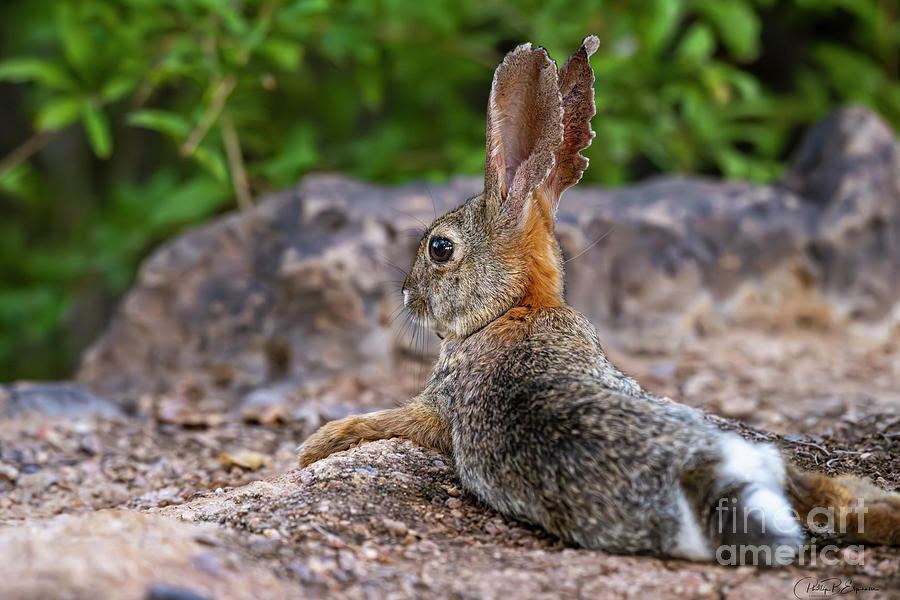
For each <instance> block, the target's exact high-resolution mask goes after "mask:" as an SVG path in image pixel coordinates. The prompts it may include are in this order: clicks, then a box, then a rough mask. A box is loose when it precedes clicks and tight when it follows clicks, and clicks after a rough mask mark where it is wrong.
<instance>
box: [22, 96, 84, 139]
mask: <svg viewBox="0 0 900 600" xmlns="http://www.w3.org/2000/svg"><path fill="white" fill-rule="evenodd" d="M84 104H85V102H84V99H83V98H81V97H79V96H63V97H62V98H55V99H53V100H51V101H50V102H48V103H47V104H45V105H44V106H43V107H42V108H41V110H39V111H38V114H37V116H36V117H35V119H34V123H35V129H37V130H38V131H54V130H57V129H62V128H63V127H66V126H68V125H71V124H72V123H74V122H75V121H77V120H78V118H79V117H80V116H81V111H82V109H83V107H84Z"/></svg>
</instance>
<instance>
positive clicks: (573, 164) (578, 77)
mask: <svg viewBox="0 0 900 600" xmlns="http://www.w3.org/2000/svg"><path fill="white" fill-rule="evenodd" d="M599 46H600V40H598V39H597V36H595V35H591V36H588V37H586V38H584V41H583V42H581V47H579V48H578V50H576V51H575V53H574V54H573V55H572V56H571V57H570V58H569V60H567V61H566V64H564V65H563V66H562V68H561V69H560V70H559V92H560V96H561V97H562V109H563V116H562V124H563V140H562V144H560V146H559V148H558V149H557V150H556V154H555V164H554V166H553V170H552V172H551V173H550V176H549V177H548V178H547V180H546V182H545V183H544V186H543V187H544V191H545V194H544V196H545V197H546V198H547V199H548V200H549V201H550V205H551V206H550V210H551V211H556V207H557V206H558V205H559V197H560V195H561V194H562V193H563V192H564V191H565V190H566V189H567V188H569V187H571V186H573V185H575V184H576V183H578V180H580V179H581V175H582V173H584V170H585V169H586V168H587V166H588V159H587V158H585V157H584V156H582V155H581V151H582V150H584V149H585V148H587V147H588V146H590V145H591V140H592V139H593V138H594V132H593V131H592V130H591V117H593V116H594V114H595V113H596V112H597V109H596V107H595V106H594V71H593V69H591V65H590V62H588V59H589V58H590V56H591V55H592V54H593V53H594V52H596V51H597V48H598V47H599Z"/></svg>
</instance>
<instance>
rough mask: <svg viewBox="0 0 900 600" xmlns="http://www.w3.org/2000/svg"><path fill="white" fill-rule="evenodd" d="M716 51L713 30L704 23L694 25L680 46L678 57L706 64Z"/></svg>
mask: <svg viewBox="0 0 900 600" xmlns="http://www.w3.org/2000/svg"><path fill="white" fill-rule="evenodd" d="M715 49H716V39H715V37H714V36H713V32H712V29H710V27H709V26H708V25H706V24H704V23H694V24H693V25H691V27H690V29H688V30H687V33H685V34H684V38H682V40H681V43H680V44H678V56H679V57H680V58H683V59H688V60H694V61H697V62H704V61H707V60H709V57H710V56H712V53H713V52H714V51H715Z"/></svg>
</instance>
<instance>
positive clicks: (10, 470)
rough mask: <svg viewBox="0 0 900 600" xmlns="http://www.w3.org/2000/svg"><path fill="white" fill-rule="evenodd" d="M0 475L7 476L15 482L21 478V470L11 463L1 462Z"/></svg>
mask: <svg viewBox="0 0 900 600" xmlns="http://www.w3.org/2000/svg"><path fill="white" fill-rule="evenodd" d="M0 477H5V478H6V479H9V480H10V481H13V482H14V481H15V480H16V479H18V478H19V470H18V469H17V468H15V467H14V466H12V465H11V464H8V463H2V462H0Z"/></svg>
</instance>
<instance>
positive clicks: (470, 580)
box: [0, 330, 900, 600]
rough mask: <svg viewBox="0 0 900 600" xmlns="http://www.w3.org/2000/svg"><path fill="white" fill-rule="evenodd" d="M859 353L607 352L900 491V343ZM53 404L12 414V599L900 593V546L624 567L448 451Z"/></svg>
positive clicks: (796, 346)
mask: <svg viewBox="0 0 900 600" xmlns="http://www.w3.org/2000/svg"><path fill="white" fill-rule="evenodd" d="M848 339H849V338H847V337H846V334H845V333H840V332H821V331H819V332H816V331H810V330H795V331H788V332H783V333H782V334H779V335H772V334H765V335H763V334H761V333H760V332H758V331H752V330H747V331H732V332H730V333H729V334H728V335H719V336H715V337H708V338H703V339H698V340H697V341H696V342H695V344H696V345H695V346H693V347H690V348H686V349H685V351H684V352H678V353H672V354H660V355H654V356H647V355H633V354H626V353H622V352H616V351H615V349H611V351H612V353H613V354H614V355H616V358H617V359H618V362H619V363H620V364H622V365H624V366H627V367H628V368H630V370H631V372H632V373H633V374H634V375H635V376H637V377H638V378H640V379H643V380H644V381H645V382H646V383H647V385H648V387H650V388H651V389H653V390H654V391H657V392H659V393H667V394H669V395H670V396H672V397H673V398H675V399H677V400H684V401H688V402H690V403H693V404H696V405H705V406H706V408H708V409H710V410H712V411H714V412H717V413H720V414H722V413H729V414H732V415H736V414H738V413H739V415H740V416H742V418H743V420H744V421H745V422H748V423H753V425H755V426H759V427H760V428H761V429H764V430H770V431H771V430H778V431H780V432H781V433H782V436H778V435H776V434H774V433H771V434H769V433H762V432H761V430H760V429H751V428H749V427H740V426H738V425H736V424H735V423H736V422H723V426H726V427H738V429H739V431H741V432H742V433H743V434H744V435H746V436H747V437H749V438H750V439H756V440H759V441H766V440H771V441H776V442H778V443H779V444H780V445H781V447H782V449H783V450H784V451H785V453H786V454H787V455H789V456H791V457H792V458H793V459H794V460H795V461H796V462H799V463H800V464H802V465H803V466H805V467H807V468H818V469H821V470H824V471H827V472H831V473H857V474H863V475H867V476H869V477H872V478H873V479H874V480H875V481H877V482H878V483H879V484H880V485H882V486H883V487H885V488H888V489H900V403H898V402H897V400H898V399H897V397H896V395H895V396H894V398H893V402H891V401H890V400H891V398H890V389H889V382H890V381H891V380H892V378H893V381H898V380H900V346H898V345H896V344H892V343H887V344H880V345H872V346H871V347H869V348H867V349H863V346H862V345H861V344H859V345H855V344H851V343H848ZM762 340H765V341H764V342H763V341H762ZM851 348H854V349H851ZM750 349H755V350H750ZM415 379H416V375H415V374H414V373H411V374H409V377H408V380H409V381H408V384H409V385H414V384H415ZM810 390H818V393H810ZM37 391H38V392H40V391H41V390H37ZM338 391H340V390H338ZM43 393H44V395H46V394H47V391H46V390H44V392H43ZM15 395H18V396H20V398H19V400H18V401H17V402H13V400H12V397H14V396H15ZM40 397H41V396H40V394H38V393H33V394H28V393H25V394H23V393H22V390H21V389H19V390H17V391H16V392H11V391H9V389H7V398H6V403H5V404H6V408H7V414H11V415H12V416H7V417H6V418H5V419H3V420H2V422H0V440H2V442H0V461H2V462H0V519H2V522H3V523H4V527H2V528H0V565H3V566H2V567H0V569H2V571H3V572H4V573H7V574H13V573H14V574H16V576H15V577H5V578H3V580H0V597H3V598H97V597H110V598H119V597H121V598H159V599H163V598H165V599H172V600H186V599H191V598H199V597H206V598H279V597H346V598H359V597H373V598H383V597H429V598H430V597H434V598H506V597H510V590H515V591H516V593H515V596H516V597H537V598H540V597H547V598H558V597H575V598H579V597H581V598H606V597H609V598H618V597H633V598H647V597H673V598H675V597H683V598H706V597H709V598H756V597H760V596H761V595H763V594H765V595H767V596H768V597H771V598H792V597H793V595H792V594H793V590H794V586H795V584H796V582H798V581H800V580H801V579H802V578H804V577H813V578H820V579H821V578H825V577H838V578H840V579H842V580H843V581H849V580H852V581H853V582H854V583H855V584H856V585H857V586H865V587H877V588H879V591H865V592H862V591H861V592H859V594H860V597H863V598H866V597H872V598H878V597H892V594H893V597H900V551H898V550H897V549H888V548H874V547H873V548H866V549H865V550H864V552H863V553H862V554H861V555H860V554H859V553H857V552H856V551H855V550H847V549H844V550H843V551H842V552H839V553H834V556H836V557H837V558H838V564H837V565H835V566H822V565H821V564H818V565H817V566H815V567H813V568H810V567H809V566H808V565H807V566H801V565H799V564H798V565H797V566H795V567H791V568H788V569H779V570H766V569H754V568H750V567H741V568H737V569H735V568H729V567H718V566H711V565H698V564H691V563H686V562H683V561H663V560H658V559H654V558H647V557H619V556H610V555H608V554H605V553H602V552H594V551H586V550H580V549H575V548H567V547H566V546H565V545H563V544H562V543H560V542H559V541H558V540H556V539H554V538H552V537H550V536H548V535H546V534H543V533H541V532H540V531H537V530H535V529H534V528H531V527H528V526H526V525H523V524H521V523H517V522H515V521H513V520H510V519H507V518H504V517H502V516H500V515H498V514H497V513H495V512H493V511H492V510H490V509H488V508H487V507H485V506H483V505H480V504H479V503H478V502H477V501H475V500H473V499H472V498H471V497H469V496H468V495H467V494H466V493H465V492H464V491H462V490H461V489H460V487H459V484H458V481H457V480H456V477H455V475H454V473H453V469H452V460H451V459H450V458H449V457H446V456H442V455H440V454H437V453H435V452H432V451H428V450H423V449H421V448H417V447H415V446H414V445H412V444H411V443H409V442H405V441H400V440H391V441H382V442H374V443H370V444H365V445H363V446H361V447H359V448H356V449H354V450H351V451H348V452H343V453H339V454H337V455H335V456H333V457H332V458H329V459H327V460H325V461H321V462H319V463H317V464H314V465H313V466H311V467H310V468H308V469H304V470H302V471H301V470H297V469H295V468H294V448H295V446H296V444H297V442H298V440H301V439H302V438H303V436H305V435H306V434H307V432H308V431H309V430H310V428H311V427H312V426H313V425H314V424H315V423H311V422H310V421H309V420H308V419H314V418H322V417H310V416H309V415H306V416H304V418H300V419H295V418H292V417H287V418H285V419H284V420H281V419H279V420H275V421H272V422H268V423H260V422H258V421H254V420H253V419H249V418H246V417H238V416H234V415H228V414H222V415H220V416H219V419H211V418H210V415H209V414H207V415H206V419H207V421H208V423H204V424H198V423H196V422H190V423H173V422H163V421H161V420H160V419H159V418H135V417H127V416H124V415H118V416H110V415H106V414H103V413H104V412H105V408H106V405H105V404H95V403H94V402H92V401H91V400H83V399H82V401H81V402H79V403H78V404H77V405H75V406H74V407H70V409H69V412H68V413H66V414H59V413H60V411H61V410H62V409H61V408H60V407H58V406H47V403H40V402H39V400H40ZM729 398H741V399H742V400H741V402H740V403H739V404H736V405H734V406H733V405H731V404H729V403H728V399H729ZM95 401H96V402H100V401H99V400H98V399H95ZM25 402H30V403H32V404H33V406H36V407H38V408H39V409H40V410H42V411H43V412H44V413H49V414H45V415H41V414H36V413H37V409H35V410H25V408H26V407H25V406H23V404H24V403H25ZM751 404H752V406H751ZM0 406H2V405H0ZM13 408H14V409H15V410H13ZM779 408H780V409H781V410H779ZM97 412H99V413H100V414H99V415H98V414H92V413H97ZM326 418H327V417H326ZM829 556H831V555H829ZM818 560H819V561H821V556H819V557H818ZM857 563H862V564H861V565H859V564H857ZM800 585H801V587H802V586H804V585H805V583H802V584H800Z"/></svg>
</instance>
